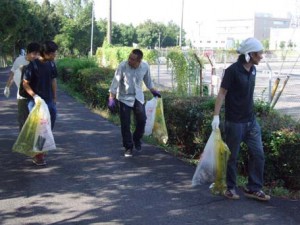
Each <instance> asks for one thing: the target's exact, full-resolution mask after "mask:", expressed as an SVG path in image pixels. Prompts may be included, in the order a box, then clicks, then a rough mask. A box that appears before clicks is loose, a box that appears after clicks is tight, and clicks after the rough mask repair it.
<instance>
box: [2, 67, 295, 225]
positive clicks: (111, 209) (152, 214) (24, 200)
mask: <svg viewBox="0 0 300 225" xmlns="http://www.w3.org/2000/svg"><path fill="white" fill-rule="evenodd" d="M6 79H7V74H6V73H1V71H0V113H1V117H0V154H1V155H0V171H1V172H0V224H3V225H23V224H24V225H25V224H27V225H45V224H47V225H49V224H50V225H59V224H70V225H71V224H79V225H88V224H102V225H123V224H126V225H154V224H155V225H167V224H168V225H188V224H192V225H194V224H203V225H209V224H211V225H224V224H230V225H231V224H236V225H299V224H300V214H299V211H300V202H299V201H290V200H284V199H280V198H275V197H274V198H272V199H271V201H270V202H268V203H262V202H257V201H254V200H249V199H246V198H244V197H243V196H242V198H241V200H238V201H231V200H227V199H224V198H223V197H222V196H213V195H211V194H210V193H209V191H208V186H207V185H205V186H201V187H197V188H192V187H191V179H192V175H193V173H194V170H195V168H194V167H193V166H190V165H187V164H185V163H184V162H182V161H180V160H178V159H176V158H175V157H173V156H171V155H169V154H168V153H165V152H164V151H163V150H162V149H160V148H158V147H155V146H152V145H148V144H145V145H144V151H143V152H142V153H141V154H140V155H136V156H135V157H133V158H131V159H125V158H124V157H123V156H122V153H123V149H122V147H121V141H120V128H119V127H118V126H115V125H113V124H111V123H110V122H108V121H107V120H105V119H103V118H102V117H100V116H99V115H96V114H94V113H92V112H91V111H90V110H89V109H88V108H86V107H85V106H84V105H82V104H80V103H78V102H76V101H75V100H74V99H73V98H72V97H71V96H69V95H68V94H66V93H64V92H62V91H59V95H58V99H59V102H58V110H59V116H58V119H57V123H56V126H55V131H54V137H55V140H56V143H57V150H56V151H53V152H50V153H49V155H48V156H47V162H48V165H47V166H46V167H41V168H37V167H35V166H33V165H32V163H31V161H30V159H28V158H26V157H25V156H23V155H20V154H17V153H12V151H11V148H12V145H13V143H14V141H15V140H16V138H17V135H18V125H17V122H16V100H15V98H14V97H11V98H9V99H6V98H5V97H4V96H3V87H4V83H5V82H4V81H5V80H6ZM12 92H13V93H12V95H13V96H14V92H15V90H13V91H12Z"/></svg>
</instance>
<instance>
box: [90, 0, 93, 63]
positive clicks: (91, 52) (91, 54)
mask: <svg viewBox="0 0 300 225" xmlns="http://www.w3.org/2000/svg"><path fill="white" fill-rule="evenodd" d="M93 39H94V1H93V3H92V28H91V51H90V56H91V57H92V56H93Z"/></svg>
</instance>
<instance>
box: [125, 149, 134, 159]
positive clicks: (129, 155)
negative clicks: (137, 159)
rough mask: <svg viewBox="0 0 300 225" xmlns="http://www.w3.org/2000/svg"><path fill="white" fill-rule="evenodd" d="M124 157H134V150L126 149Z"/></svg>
mask: <svg viewBox="0 0 300 225" xmlns="http://www.w3.org/2000/svg"><path fill="white" fill-rule="evenodd" d="M124 156H125V157H132V156H133V155H132V149H131V148H129V149H125V153H124Z"/></svg>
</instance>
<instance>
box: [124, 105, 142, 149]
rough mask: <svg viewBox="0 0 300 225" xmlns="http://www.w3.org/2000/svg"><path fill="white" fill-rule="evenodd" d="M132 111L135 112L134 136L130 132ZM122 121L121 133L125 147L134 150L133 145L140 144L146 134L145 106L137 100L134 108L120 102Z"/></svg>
mask: <svg viewBox="0 0 300 225" xmlns="http://www.w3.org/2000/svg"><path fill="white" fill-rule="evenodd" d="M131 111H133V114H134V119H135V130H134V132H133V136H132V134H131V131H130V124H131ZM120 120H121V132H122V139H123V146H124V147H125V148H126V149H132V148H133V143H135V144H140V142H141V138H142V137H143V135H144V132H145V125H146V113H145V105H143V104H141V103H140V102H139V101H137V100H135V102H134V105H133V107H130V106H128V105H126V104H124V103H122V102H120Z"/></svg>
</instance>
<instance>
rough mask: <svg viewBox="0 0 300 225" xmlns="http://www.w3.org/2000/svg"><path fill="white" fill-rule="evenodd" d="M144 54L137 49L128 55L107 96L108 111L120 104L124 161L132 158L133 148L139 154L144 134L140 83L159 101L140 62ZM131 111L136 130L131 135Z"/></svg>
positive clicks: (142, 100) (148, 75)
mask: <svg viewBox="0 0 300 225" xmlns="http://www.w3.org/2000/svg"><path fill="white" fill-rule="evenodd" d="M142 59H143V52H142V51H141V50H140V49H134V50H132V51H131V53H130V55H129V57H128V60H126V61H123V62H121V63H120V65H119V66H118V68H117V70H116V72H115V76H114V79H113V81H112V84H111V86H110V89H109V92H110V95H109V103H108V107H109V109H111V110H113V108H114V107H115V106H116V102H115V98H117V99H118V100H119V103H120V120H121V133H122V139H123V146H124V148H125V154H124V156H125V157H132V149H133V146H134V147H135V149H136V150H137V151H141V138H142V137H143V134H144V132H145V125H146V113H145V105H144V103H145V100H144V93H143V89H142V86H143V83H144V84H145V85H146V87H147V88H148V89H149V90H150V91H151V93H152V94H153V96H154V97H161V96H160V93H159V92H158V91H157V90H155V89H154V87H153V83H152V80H151V76H150V68H149V65H148V64H147V63H146V62H143V61H142ZM131 111H133V113H134V117H135V121H136V127H135V131H134V133H133V135H132V134H131V131H130V122H131V121H130V118H131Z"/></svg>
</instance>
